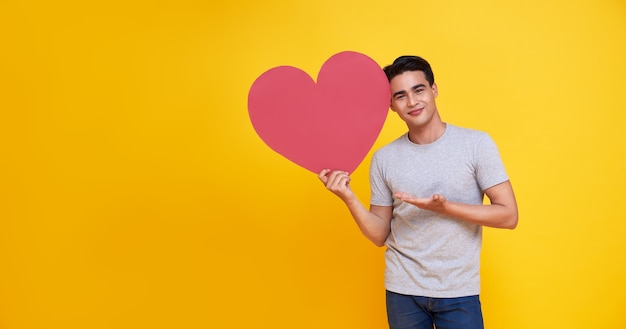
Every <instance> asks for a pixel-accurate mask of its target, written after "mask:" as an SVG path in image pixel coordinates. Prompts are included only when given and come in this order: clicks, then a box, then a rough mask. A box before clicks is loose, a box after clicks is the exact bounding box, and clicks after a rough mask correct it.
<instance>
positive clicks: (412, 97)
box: [408, 94, 419, 106]
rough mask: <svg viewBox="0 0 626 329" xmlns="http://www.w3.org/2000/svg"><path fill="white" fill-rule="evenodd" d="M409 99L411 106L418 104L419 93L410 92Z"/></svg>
mask: <svg viewBox="0 0 626 329" xmlns="http://www.w3.org/2000/svg"><path fill="white" fill-rule="evenodd" d="M408 101H409V104H408V105H409V106H414V105H416V104H417V102H418V101H419V100H418V97H417V95H413V94H409V95H408Z"/></svg>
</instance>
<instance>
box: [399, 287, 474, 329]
mask: <svg viewBox="0 0 626 329" xmlns="http://www.w3.org/2000/svg"><path fill="white" fill-rule="evenodd" d="M387 319H388V321H389V328H390V329H433V324H434V325H435V326H436V328H437V329H483V328H484V325H483V313H482V311H481V307H480V299H479V297H478V295H476V296H467V297H458V298H430V297H420V296H407V295H401V294H397V293H394V292H391V291H387Z"/></svg>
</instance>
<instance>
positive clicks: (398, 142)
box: [374, 133, 406, 154]
mask: <svg viewBox="0 0 626 329" xmlns="http://www.w3.org/2000/svg"><path fill="white" fill-rule="evenodd" d="M405 142H406V133H404V134H402V135H401V136H399V137H398V138H396V139H394V140H392V141H391V142H389V143H387V144H385V145H383V146H382V147H381V148H379V149H378V150H376V151H375V152H374V154H376V153H379V154H383V153H387V152H393V151H395V150H396V149H397V148H398V147H400V146H402V145H404V143H405Z"/></svg>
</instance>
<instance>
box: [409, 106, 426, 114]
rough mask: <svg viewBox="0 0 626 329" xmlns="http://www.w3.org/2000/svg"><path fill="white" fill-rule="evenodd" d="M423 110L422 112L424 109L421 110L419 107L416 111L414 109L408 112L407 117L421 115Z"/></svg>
mask: <svg viewBox="0 0 626 329" xmlns="http://www.w3.org/2000/svg"><path fill="white" fill-rule="evenodd" d="M423 110H424V108H423V107H420V108H418V109H415V110H412V111H410V112H409V115H418V114H420V113H422V111H423Z"/></svg>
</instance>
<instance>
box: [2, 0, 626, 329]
mask: <svg viewBox="0 0 626 329" xmlns="http://www.w3.org/2000/svg"><path fill="white" fill-rule="evenodd" d="M625 45H626V4H625V3H624V1H621V0H619V1H618V0H612V1H611V0H597V1H581V0H575V1H556V0H548V1H545V0H526V1H497V0H477V1H454V0H439V1H405V2H389V1H372V0H365V1H355V0H351V1H334V0H322V1H275V0H273V1H272V0H269V1H250V0H247V1H237V0H232V1H225V0H220V1H190V0H189V1H187V0H182V1H178V0H177V1H165V0H164V1H119V0H113V1H29V0H26V1H19V0H0V328H3V329H22V328H29V329H30V328H65V329H70V328H94V329H96V328H385V327H386V318H385V310H384V291H383V285H382V271H383V267H384V264H383V259H382V256H383V249H379V248H376V247H374V246H373V245H372V244H371V243H370V242H368V241H367V240H366V239H365V238H363V237H362V236H361V235H360V233H359V232H358V230H357V228H356V226H355V225H354V223H353V222H352V219H351V218H350V217H349V215H348V213H347V211H346V210H345V208H344V206H343V204H341V202H340V201H339V200H338V199H337V198H336V197H334V196H333V195H331V194H330V193H329V192H328V191H326V190H325V189H324V188H323V187H322V185H321V184H320V183H319V182H318V180H317V178H316V177H315V175H314V174H312V173H309V172H307V171H305V170H304V169H302V168H300V167H298V166H296V165H294V164H292V163H291V162H289V161H287V160H286V159H284V158H282V157H281V156H280V155H278V154H276V153H274V152H273V151H272V150H270V149H269V148H268V147H267V146H266V145H265V144H263V142H262V141H261V140H260V138H258V136H257V135H256V134H255V132H254V130H253V128H252V125H251V124H250V122H249V119H248V115H247V92H248V89H249V87H250V86H251V84H252V82H253V81H254V80H255V79H256V77H258V76H259V75H260V74H262V73H263V72H264V71H266V70H268V69H270V68H272V67H274V66H278V65H292V66H297V67H300V68H302V69H303V70H305V71H307V72H309V73H310V74H311V75H313V76H316V74H317V71H318V70H319V68H320V66H321V65H322V63H323V62H324V61H325V60H326V59H327V58H328V57H330V56H331V55H333V54H335V53H337V52H340V51H344V50H352V51H358V52H361V53H364V54H367V55H368V56H370V57H372V58H373V59H374V60H376V61H377V62H378V63H379V64H380V65H381V66H382V65H386V64H388V63H390V62H391V61H393V59H394V58H395V57H397V56H399V55H404V54H417V55H422V56H424V57H425V58H427V59H428V60H429V61H430V62H431V64H432V65H433V67H434V69H435V77H436V80H437V82H438V86H439V98H438V105H439V109H440V112H441V114H442V117H443V119H444V120H445V121H447V122H450V123H453V124H456V125H461V126H466V127H472V128H476V129H480V130H484V131H487V132H489V133H490V134H491V135H492V136H493V138H494V139H495V140H496V142H497V143H498V145H499V147H500V150H501V153H502V157H503V159H504V162H505V165H506V167H507V170H508V172H509V175H510V176H511V180H512V182H513V185H514V188H515V191H516V194H517V198H518V202H519V207H520V225H519V227H518V228H517V229H516V230H514V231H507V230H495V229H485V239H484V240H485V241H484V248H483V254H482V259H483V264H482V279H483V290H482V301H483V308H484V309H483V311H484V313H485V322H486V326H487V328H507V329H517V328H520V329H521V328H625V327H626V318H625V317H624V311H625V310H626V300H625V299H626V297H625V294H626V279H624V278H625V277H626V264H625V256H624V251H625V250H626V243H625V240H626V239H625V235H626V228H625V227H624V219H625V216H624V204H625V201H624V200H625V197H626V191H625V185H626V175H625V171H626V170H625V169H626V166H625V164H624V163H625V161H626V133H625V131H626V129H625V128H624V125H625V124H626V120H625V119H626V97H624V89H625V87H626V84H625V82H624V77H625V76H626V64H625V63H626V61H625V58H626V48H625V47H626V46H625ZM354 97H359V95H354ZM302 102H306V99H303V100H302ZM293 108H294V110H295V111H297V110H298V104H293ZM404 131H405V127H404V124H403V123H402V122H401V121H400V120H399V119H398V118H397V117H396V116H395V115H394V114H393V113H391V114H390V116H389V118H388V121H387V122H386V124H385V126H384V128H383V131H382V133H381V135H380V137H379V139H378V140H377V142H376V145H375V146H374V148H375V149H376V148H379V147H380V146H382V145H384V144H386V143H388V142H389V141H391V140H392V139H394V138H396V137H397V136H398V135H400V134H401V133H403V132H404ZM370 156H371V153H370V154H369V155H368V157H367V158H366V159H365V161H364V162H363V164H362V165H361V166H360V167H359V168H358V169H357V170H356V172H355V173H354V175H353V176H354V178H353V188H354V189H355V191H356V192H357V194H358V195H359V196H360V198H361V199H362V200H363V201H364V202H366V203H367V202H368V198H369V187H368V177H367V171H368V168H369V159H370Z"/></svg>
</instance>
